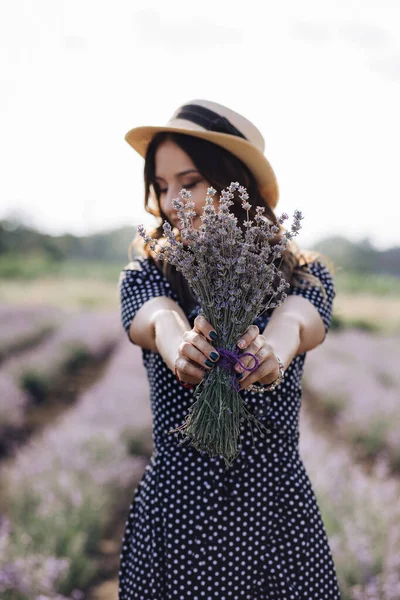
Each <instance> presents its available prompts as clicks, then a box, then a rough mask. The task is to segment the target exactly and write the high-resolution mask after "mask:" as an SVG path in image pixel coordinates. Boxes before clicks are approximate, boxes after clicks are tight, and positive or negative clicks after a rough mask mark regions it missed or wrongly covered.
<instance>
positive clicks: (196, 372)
mask: <svg viewBox="0 0 400 600" xmlns="http://www.w3.org/2000/svg"><path fill="white" fill-rule="evenodd" d="M175 367H176V370H177V373H178V376H179V379H181V380H182V381H184V382H185V383H200V381H201V380H202V379H203V377H204V371H203V369H200V367H199V366H198V365H195V364H193V363H191V362H190V361H189V360H187V359H186V358H184V357H182V356H181V357H179V358H177V359H176V361H175Z"/></svg>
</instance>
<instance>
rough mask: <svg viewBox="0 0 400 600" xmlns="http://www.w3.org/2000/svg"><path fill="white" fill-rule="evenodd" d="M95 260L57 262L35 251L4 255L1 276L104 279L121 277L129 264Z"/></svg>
mask: <svg viewBox="0 0 400 600" xmlns="http://www.w3.org/2000/svg"><path fill="white" fill-rule="evenodd" d="M127 262H128V258H127V259H126V260H125V262H124V261H123V260H122V261H121V262H120V263H113V262H103V261H94V260H91V261H89V260H68V261H54V260H50V259H49V258H48V257H46V256H45V255H41V254H34V255H28V256H20V255H18V254H3V255H0V279H4V280H15V279H19V280H21V279H22V280H30V281H31V280H35V279H39V278H43V277H46V278H60V279H63V278H74V279H76V278H79V279H80V278H82V279H85V280H86V279H96V280H100V281H113V282H115V281H116V280H117V279H118V276H119V273H120V271H121V269H122V267H123V266H124V265H125V264H127Z"/></svg>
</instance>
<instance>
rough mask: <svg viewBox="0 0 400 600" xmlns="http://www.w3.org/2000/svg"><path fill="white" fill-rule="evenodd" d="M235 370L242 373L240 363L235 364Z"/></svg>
mask: <svg viewBox="0 0 400 600" xmlns="http://www.w3.org/2000/svg"><path fill="white" fill-rule="evenodd" d="M235 371H237V372H238V373H243V371H244V369H243V367H241V366H240V365H236V367H235Z"/></svg>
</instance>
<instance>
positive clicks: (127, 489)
mask: <svg viewBox="0 0 400 600" xmlns="http://www.w3.org/2000/svg"><path fill="white" fill-rule="evenodd" d="M109 297H110V296H109ZM0 324H3V327H2V328H1V334H0V343H1V347H2V349H3V352H2V353H1V354H0V357H1V363H0V432H3V434H4V435H5V436H6V437H5V439H6V440H7V439H10V440H12V435H13V432H14V434H16V432H18V431H20V430H22V429H23V428H24V427H25V425H26V419H27V415H28V414H30V413H32V411H33V412H34V411H35V410H40V411H41V413H40V414H45V413H46V411H48V412H49V413H50V411H51V410H52V403H53V402H57V395H58V394H60V387H59V385H58V386H57V382H58V384H59V383H60V382H62V383H63V385H64V382H65V381H68V377H70V376H71V377H72V373H73V374H74V375H73V376H74V377H75V378H78V379H79V377H83V373H84V370H82V369H84V368H86V367H85V365H89V366H90V368H91V370H92V376H91V380H90V384H87V385H86V386H82V388H78V392H77V393H76V396H75V397H74V398H73V401H71V402H70V403H69V404H68V405H66V406H64V407H63V410H62V411H59V412H58V413H57V416H56V417H54V418H49V419H46V423H45V424H44V425H43V426H40V427H38V428H37V430H34V431H33V433H32V434H31V435H30V436H29V437H27V438H26V440H24V442H23V443H20V444H19V445H17V446H16V447H15V448H14V449H13V451H10V452H9V453H6V452H5V453H4V454H3V456H2V458H1V461H0V492H1V497H0V512H1V515H0V597H1V598H3V597H4V598H5V599H8V600H46V599H47V600H67V599H69V600H80V599H84V598H85V599H86V598H87V599H88V600H100V599H101V600H116V599H117V584H116V570H115V564H116V562H115V555H116V553H117V552H118V543H119V541H120V538H119V537H118V536H119V535H120V534H119V533H118V534H115V536H114V540H113V544H114V559H113V560H114V562H113V565H114V567H113V569H114V570H112V569H108V570H107V573H106V575H105V569H104V563H103V562H102V560H103V559H102V557H100V554H101V551H102V550H101V549H102V548H104V547H105V532H106V531H107V527H109V525H110V523H113V522H115V519H119V521H120V523H123V520H124V518H125V516H126V512H127V510H128V505H129V502H130V498H131V496H132V494H133V491H134V489H135V487H136V485H137V483H138V481H139V480H140V477H141V476H142V474H143V471H144V469H145V468H146V465H147V464H148V461H149V457H150V455H151V452H152V437H151V413H150V407H149V391H148V384H147V380H146V373H145V370H144V367H143V365H142V361H141V360H142V359H141V350H140V348H138V347H136V346H133V345H132V344H130V343H129V341H128V340H127V338H126V335H125V333H124V332H123V331H122V328H121V325H120V321H119V312H118V308H117V306H114V309H113V308H112V306H110V305H108V306H107V307H105V306H102V307H101V308H98V307H97V308H96V310H88V309H87V307H86V308H83V307H81V308H80V309H76V307H75V309H74V310H70V309H67V308H66V307H65V306H64V307H62V308H61V307H59V308H57V309H54V308H51V305H49V307H46V308H43V307H42V306H41V305H40V303H32V304H26V305H25V306H24V305H21V306H19V307H17V306H13V307H11V305H9V304H3V305H2V306H0ZM399 358H400V335H399V334H393V333H391V334H389V333H387V332H386V333H385V332H381V333H367V332H365V331H360V330H357V329H343V330H340V331H331V332H330V333H329V335H328V337H327V339H326V340H325V343H324V344H323V345H322V346H321V347H319V348H317V349H315V350H313V351H312V352H310V353H309V354H308V356H307V360H306V372H305V394H304V398H303V407H302V413H301V422H300V430H301V436H300V452H301V455H302V457H303V460H304V463H305V466H306V468H307V471H308V473H309V476H310V479H311V481H312V484H313V487H314V490H315V493H316V496H317V499H318V503H319V506H320V510H321V514H322V517H323V520H324V523H325V526H326V530H327V534H328V537H329V541H330V544H331V547H332V551H333V555H334V560H335V564H336V567H337V572H338V577H339V582H340V587H341V591H342V597H343V599H344V600H400V425H399V423H400V402H399V400H400V375H399V371H398V367H397V365H398V364H399ZM93 372H94V375H93ZM70 374H71V375H70ZM10 432H11V434H10ZM7 435H8V436H10V435H11V437H9V438H7ZM118 531H120V529H119V530H118ZM103 554H104V553H103Z"/></svg>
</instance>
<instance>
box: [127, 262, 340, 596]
mask: <svg viewBox="0 0 400 600" xmlns="http://www.w3.org/2000/svg"><path fill="white" fill-rule="evenodd" d="M304 268H307V269H308V270H309V272H311V273H313V274H314V275H316V276H317V277H318V278H319V279H320V281H321V282H322V284H323V286H324V289H325V291H326V295H327V298H326V301H325V300H324V296H323V294H322V292H321V290H320V289H319V288H318V287H317V286H315V287H311V288H308V289H307V290H304V289H300V288H290V290H289V293H291V294H296V295H302V296H303V297H305V298H308V300H309V301H310V302H312V303H313V304H314V306H315V307H316V308H317V309H318V311H319V313H320V315H321V317H322V319H323V322H324V325H325V331H326V332H327V331H328V329H329V326H330V323H331V317H332V301H333V298H334V296H335V290H334V285H333V281H332V278H331V275H330V273H329V271H328V270H327V269H326V267H325V266H324V265H322V263H320V262H318V261H316V262H313V263H311V264H309V265H308V266H307V267H304ZM119 289H120V299H121V315H122V324H123V327H124V328H125V330H126V331H127V332H128V330H129V325H130V323H131V321H132V319H133V317H134V315H135V314H136V312H137V311H138V309H139V308H140V307H141V306H142V305H143V304H144V302H146V301H147V300H149V299H150V298H154V297H156V296H167V297H169V298H172V299H173V300H175V301H176V302H177V303H178V304H179V299H178V298H177V296H176V294H175V293H174V292H173V290H172V288H171V286H170V284H169V282H168V280H167V279H166V278H165V277H164V276H163V275H162V274H161V273H160V272H159V271H158V269H157V267H156V265H155V264H154V262H153V261H151V260H150V259H147V258H142V257H140V258H138V259H135V261H133V262H131V263H129V264H128V265H127V266H126V267H125V268H124V269H123V270H122V272H121V276H120V282H119ZM199 308H200V307H199V306H197V307H196V308H195V309H194V310H192V311H191V312H190V313H189V314H188V315H187V317H188V320H189V323H190V325H191V326H192V327H193V322H194V318H195V317H196V314H198V311H199ZM270 314H271V313H267V314H264V315H262V316H261V317H259V318H257V319H256V320H255V321H254V323H255V324H256V325H258V327H259V329H260V332H262V331H263V330H264V328H265V326H266V324H267V322H268V320H269V318H270ZM142 355H143V362H144V365H145V367H146V369H147V373H148V379H149V384H150V392H151V397H150V399H151V409H152V414H153V441H154V452H153V454H152V456H151V459H150V461H149V463H148V465H147V466H146V469H145V471H144V474H143V477H142V479H141V481H140V483H139V485H138V487H137V488H136V490H135V492H134V495H133V501H132V504H131V506H130V509H129V516H128V518H127V521H126V527H125V534H124V537H123V541H122V550H121V555H120V572H119V600H166V599H174V600H187V599H188V600H204V599H207V600H209V599H212V600H214V599H219V600H228V599H229V600H245V599H248V600H261V599H262V600H267V599H268V600H331V599H338V598H340V593H339V588H338V582H337V576H336V571H335V566H334V563H333V559H332V555H331V550H330V547H329V543H328V539H327V535H326V531H325V528H324V525H323V522H322V518H321V513H320V511H319V508H318V505H317V500H316V496H315V494H314V491H313V488H312V485H311V483H310V480H309V478H308V475H307V472H306V470H305V467H304V465H303V462H302V459H301V457H300V455H299V411H300V406H301V377H302V373H303V366H304V361H305V356H306V355H305V354H301V355H297V356H296V357H295V358H294V359H293V361H292V363H291V364H290V366H289V368H288V370H287V372H286V375H285V378H284V380H283V382H282V383H281V385H280V386H278V387H277V388H276V389H275V390H274V391H272V392H264V393H260V392H258V393H257V392H248V391H245V390H244V391H242V392H240V393H241V395H242V397H243V398H244V399H245V400H246V401H247V406H248V408H249V409H250V410H251V411H252V412H253V413H254V414H255V415H256V416H257V417H258V418H259V419H260V420H261V421H262V422H263V423H264V425H265V426H266V427H267V429H268V430H269V433H267V434H266V436H265V437H264V438H261V437H260V434H259V432H258V430H257V428H254V429H253V435H254V447H253V442H252V433H251V427H250V426H248V425H246V424H242V426H241V436H242V437H241V447H242V450H241V453H240V455H239V457H238V458H237V459H236V461H235V462H234V465H233V466H232V467H231V468H230V469H228V470H226V469H225V465H224V461H223V459H222V457H220V456H216V457H209V456H208V455H207V454H206V453H201V452H199V451H198V450H196V449H194V448H193V447H191V446H188V445H187V444H185V445H183V446H179V443H178V442H179V439H181V438H177V437H176V436H175V435H168V431H169V430H170V429H173V428H176V427H178V426H179V425H181V424H182V423H183V421H184V418H185V416H186V415H187V412H188V409H189V407H190V406H191V404H192V395H193V391H192V390H187V389H184V388H183V387H182V386H181V385H180V384H179V382H178V381H177V380H176V378H175V375H174V374H173V373H172V372H171V371H170V370H169V369H168V367H167V366H166V364H165V363H164V361H163V360H162V358H161V356H160V355H159V354H158V353H155V352H152V351H150V350H145V349H142ZM128 400H129V399H128ZM321 468H323V465H321Z"/></svg>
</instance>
